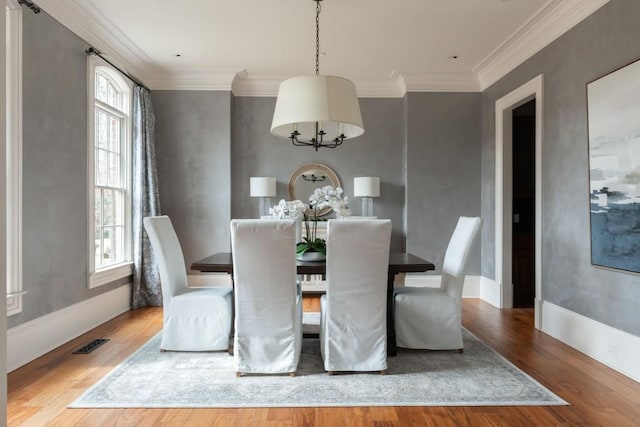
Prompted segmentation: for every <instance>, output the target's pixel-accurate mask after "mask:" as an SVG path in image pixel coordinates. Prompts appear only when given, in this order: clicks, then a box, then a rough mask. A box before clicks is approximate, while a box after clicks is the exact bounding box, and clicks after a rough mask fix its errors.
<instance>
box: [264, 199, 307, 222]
mask: <svg viewBox="0 0 640 427" xmlns="http://www.w3.org/2000/svg"><path fill="white" fill-rule="evenodd" d="M307 208H308V207H307V205H305V204H304V203H302V202H301V201H300V200H291V201H285V200H284V199H280V201H279V202H278V204H277V205H275V206H274V207H272V208H269V215H271V216H274V217H276V218H278V219H283V218H285V217H298V216H300V217H302V216H303V215H304V214H305V212H306V211H307Z"/></svg>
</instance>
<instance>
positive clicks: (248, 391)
mask: <svg viewBox="0 0 640 427" xmlns="http://www.w3.org/2000/svg"><path fill="white" fill-rule="evenodd" d="M307 319H308V317H307ZM159 344H160V334H158V335H157V336H155V337H154V338H152V339H151V340H150V341H149V342H147V343H146V344H145V345H143V346H142V347H141V348H140V349H139V350H138V351H137V352H136V353H134V354H133V355H132V356H130V357H129V358H128V359H127V360H125V361H124V362H123V363H122V364H120V365H119V366H117V367H116V368H115V369H114V370H113V371H111V372H110V373H109V374H108V375H107V376H105V377H104V378H103V379H101V380H100V381H99V382H98V383H96V384H95V385H94V386H92V387H91V388H90V389H88V390H87V391H86V392H85V393H84V394H83V395H82V396H80V397H79V398H78V399H77V400H76V401H75V402H73V404H71V405H70V407H71V408H158V407H160V408H221V407H228V408H233V407H301V406H503V405H566V404H567V402H565V401H564V400H562V399H560V398H559V397H558V396H556V395H555V394H553V393H552V392H551V391H549V390H548V389H546V388H545V387H543V386H542V385H540V384H539V383H538V382H536V381H535V380H534V379H532V378H531V377H529V376H528V375H527V374H525V373H524V372H522V371H521V370H519V369H518V368H516V367H515V366H514V365H512V364H511V363H510V362H508V361H507V360H506V359H504V358H503V357H501V356H500V355H498V354H497V353H495V352H494V351H493V350H491V349H490V348H488V347H487V346H486V345H484V344H483V343H482V342H480V341H479V340H478V339H477V338H476V337H474V336H473V335H472V334H471V333H469V332H467V331H464V348H465V351H464V353H462V354H460V353H458V352H457V351H432V352H418V351H406V350H402V349H400V350H399V352H398V355H397V356H396V357H390V358H389V359H388V365H389V374H388V375H379V374H372V373H365V374H348V375H334V376H329V375H327V374H326V373H325V372H324V369H323V365H322V359H321V357H320V347H319V341H318V340H317V339H305V340H304V344H303V348H302V355H301V357H300V363H299V365H298V372H297V376H296V377H293V378H292V377H289V376H244V377H241V378H237V377H236V376H235V371H234V368H233V357H232V356H229V355H228V354H227V353H226V352H214V353H179V352H164V353H161V352H160V351H159Z"/></svg>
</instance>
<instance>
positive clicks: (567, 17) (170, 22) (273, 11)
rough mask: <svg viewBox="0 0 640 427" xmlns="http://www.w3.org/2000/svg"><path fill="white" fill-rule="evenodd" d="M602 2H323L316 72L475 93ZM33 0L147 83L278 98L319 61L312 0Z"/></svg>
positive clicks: (385, 90)
mask: <svg viewBox="0 0 640 427" xmlns="http://www.w3.org/2000/svg"><path fill="white" fill-rule="evenodd" d="M607 1H608V0H393V1H391V0H386V1H385V0H368V1H365V0H323V1H322V2H321V6H322V12H321V14H320V51H321V52H322V54H321V57H320V73H321V74H334V75H340V76H343V77H347V78H349V79H351V80H353V81H354V83H355V84H356V86H357V88H358V94H359V95H360V96H402V94H403V93H404V92H405V91H406V90H417V91H428V90H432V91H433V90H454V91H479V90H482V89H483V88H484V87H487V86H488V85H490V84H491V83H493V82H494V81H495V80H497V79H498V78H499V77H501V75H500V74H502V75H504V74H505V73H506V72H508V71H509V67H511V68H513V67H514V66H515V65H517V64H518V63H520V62H522V61H523V60H525V59H526V57H528V56H530V55H531V54H533V53H535V51H537V50H539V49H540V48H542V47H544V45H546V44H548V43H549V42H550V41H552V40H553V39H555V38H556V37H557V36H559V35H560V34H562V33H563V32H564V31H566V30H567V29H568V28H571V27H572V26H573V25H575V24H576V23H577V22H579V21H580V20H582V19H584V17H586V16H588V15H589V14H591V13H592V12H593V11H595V10H596V9H597V8H598V7H600V6H602V4H604V3H606V2H607ZM37 3H38V4H39V5H40V6H41V7H42V8H43V9H44V10H45V11H47V12H48V13H49V14H51V15H52V16H53V17H54V18H56V19H58V20H59V21H60V22H62V23H63V24H64V25H66V26H67V27H69V28H70V29H71V30H72V31H74V32H76V34H78V35H79V36H80V37H82V38H84V39H85V40H86V41H87V42H88V43H90V44H92V45H93V46H94V47H96V48H97V49H99V50H101V51H102V52H104V53H105V54H106V55H108V56H109V57H111V59H112V60H114V61H115V62H117V63H118V64H120V65H122V66H123V68H126V69H127V71H128V72H129V73H131V74H132V75H135V76H136V77H137V78H139V79H140V80H142V81H143V82H144V83H145V84H147V85H148V86H150V87H151V88H152V89H209V90H216V89H227V90H229V89H233V91H234V93H236V94H240V95H269V96H271V95H274V94H275V93H276V91H277V85H278V84H279V82H280V81H282V80H283V79H285V78H287V77H291V76H294V75H300V74H313V73H314V71H315V6H316V4H315V2H313V1H312V0H269V1H265V0H238V1H230V0H226V1H224V0H182V1H180V2H176V1H170V0H136V1H131V0H109V1H105V0H41V1H37ZM525 56H526V57H525Z"/></svg>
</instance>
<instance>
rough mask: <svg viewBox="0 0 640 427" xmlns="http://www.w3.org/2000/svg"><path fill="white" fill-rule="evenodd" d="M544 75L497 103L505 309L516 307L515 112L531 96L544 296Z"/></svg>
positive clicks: (498, 244) (498, 248) (498, 261)
mask: <svg viewBox="0 0 640 427" xmlns="http://www.w3.org/2000/svg"><path fill="white" fill-rule="evenodd" d="M543 87H544V81H543V76H542V74H540V75H538V76H537V77H535V78H533V79H531V80H529V81H528V82H527V83H525V84H523V85H522V86H520V87H518V88H517V89H515V90H513V91H511V92H510V93H508V94H507V95H505V96H503V97H502V98H500V99H498V100H497V101H496V105H495V123H496V128H495V135H496V141H495V156H496V157H495V168H496V170H495V282H496V283H497V285H498V287H499V288H500V291H501V297H500V305H499V307H502V308H511V307H512V306H513V282H512V277H511V268H512V261H511V256H512V235H511V234H512V233H511V226H512V214H513V212H512V210H513V209H512V194H511V192H512V172H513V170H512V169H513V165H512V159H511V156H512V143H513V141H512V140H511V130H512V124H511V112H512V111H513V109H514V108H516V107H518V106H520V105H522V104H523V103H525V102H526V101H529V100H530V99H535V100H536V124H535V127H536V141H535V144H536V149H535V150H536V153H535V157H536V158H535V162H536V167H535V180H536V184H535V185H536V191H535V193H536V194H535V228H536V233H535V246H536V247H535V259H536V261H535V276H536V277H535V288H536V289H535V295H536V298H537V299H539V300H542V299H543V295H542V142H543V129H544V128H543V117H544V109H543V106H544V98H543ZM541 315H542V313H541V312H540V310H539V304H535V321H534V323H535V327H536V328H538V329H539V328H540V327H541Z"/></svg>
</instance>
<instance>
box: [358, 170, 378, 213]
mask: <svg viewBox="0 0 640 427" xmlns="http://www.w3.org/2000/svg"><path fill="white" fill-rule="evenodd" d="M353 195H354V197H362V216H373V199H372V197H380V178H378V177H375V176H358V177H355V178H353Z"/></svg>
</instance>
